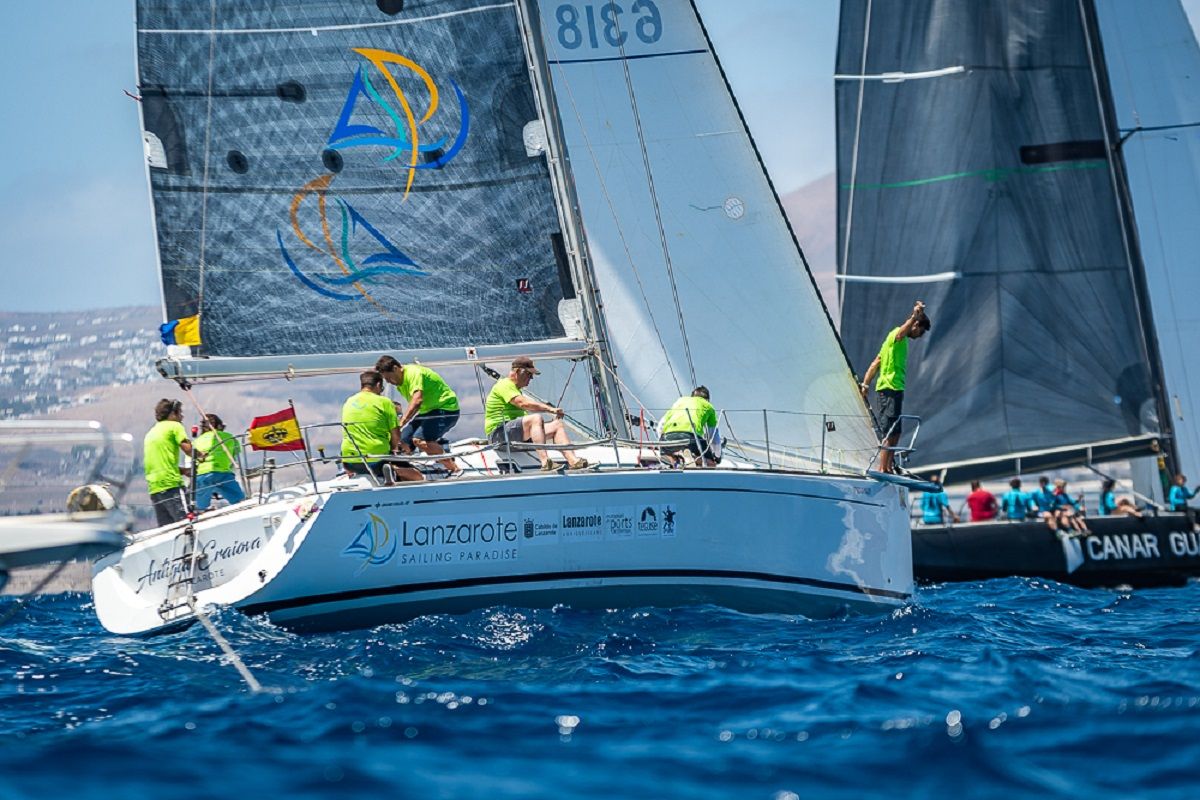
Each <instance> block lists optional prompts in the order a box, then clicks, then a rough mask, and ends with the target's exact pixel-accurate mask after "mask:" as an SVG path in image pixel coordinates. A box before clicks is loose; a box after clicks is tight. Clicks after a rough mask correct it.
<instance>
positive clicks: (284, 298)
mask: <svg viewBox="0 0 1200 800" xmlns="http://www.w3.org/2000/svg"><path fill="white" fill-rule="evenodd" d="M137 25H138V66H139V76H138V77H139V88H140V94H141V100H142V104H141V105H142V119H143V127H144V140H145V148H146V154H147V163H148V169H149V174H150V183H151V187H152V195H153V205H154V214H155V222H156V228H157V238H158V249H159V258H160V263H161V278H162V291H163V299H164V306H165V309H164V310H165V316H166V318H167V319H168V320H170V319H184V318H190V317H195V316H198V317H199V323H200V340H201V344H200V345H198V346H196V347H194V348H193V350H192V353H191V355H193V356H211V357H252V356H269V355H281V356H293V355H318V354H343V353H361V352H368V351H378V350H380V349H389V350H395V351H401V352H403V351H410V350H414V349H420V348H442V347H457V348H461V347H464V346H477V345H494V344H500V343H514V342H520V343H537V342H545V341H548V340H559V339H562V338H563V337H564V336H565V335H567V330H566V328H565V327H564V321H563V320H564V317H565V318H566V319H567V327H570V326H571V325H573V324H574V320H573V318H572V316H571V314H572V312H571V311H570V309H571V304H570V303H569V302H568V303H566V304H564V300H569V299H570V298H572V297H574V295H575V291H574V288H573V284H572V280H571V276H570V274H569V269H568V267H567V264H566V260H565V255H564V253H563V247H562V245H561V235H560V221H559V216H558V213H557V210H556V206H555V202H554V197H553V193H552V187H551V181H550V176H549V172H548V169H547V166H546V163H545V161H544V159H542V158H534V157H531V154H530V153H529V152H528V151H527V149H526V145H525V136H526V132H527V126H529V124H530V123H531V122H533V121H535V120H536V119H537V117H538V113H537V110H536V108H535V105H534V98H533V93H532V89H531V86H530V77H529V70H528V67H527V64H526V59H525V55H524V50H523V47H522V44H521V39H520V36H519V34H518V30H517V20H516V16H515V15H514V14H513V11H512V7H511V5H510V4H508V3H489V2H485V0H444V1H443V2H438V3H432V4H429V3H427V4H424V5H423V6H419V5H418V4H414V3H408V4H405V3H401V2H380V3H378V4H377V3H374V2H358V3H328V2H312V1H308V2H305V1H304V0H298V1H297V2H291V3H287V4H275V3H246V2H242V1H241V0H211V2H199V3H158V2H140V3H138V10H137ZM560 312H562V313H560ZM572 333H573V335H575V336H578V332H577V331H572ZM362 360H363V359H362V357H361V356H360V357H359V358H358V361H362ZM319 362H320V359H317V360H316V362H314V363H319ZM217 363H218V362H215V361H214V362H213V363H212V364H211V365H210V366H209V369H210V370H218V369H219V368H218V367H217V366H216V365H217Z"/></svg>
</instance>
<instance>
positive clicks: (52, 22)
mask: <svg viewBox="0 0 1200 800" xmlns="http://www.w3.org/2000/svg"><path fill="white" fill-rule="evenodd" d="M1127 1H1128V2H1139V1H1140V0H1127ZM697 2H698V5H699V6H700V10H701V12H702V14H703V16H704V19H705V23H706V25H707V26H708V28H709V33H710V35H711V36H712V38H713V40H714V43H715V45H716V48H717V52H718V54H719V55H720V57H721V59H722V63H723V66H724V67H725V69H726V72H727V74H728V76H729V79H730V82H731V84H732V85H733V89H734V93H735V94H736V96H737V98H738V101H739V103H740V105H741V106H742V109H743V111H744V112H745V114H746V117H747V121H748V123H749V126H750V129H751V131H752V133H753V135H754V137H755V139H756V142H757V144H758V146H759V148H760V150H761V152H762V154H763V159H764V161H765V162H766V165H767V169H768V171H769V172H770V173H771V176H772V179H773V180H774V182H775V185H776V188H777V189H778V190H779V191H780V192H781V193H787V192H788V191H791V190H793V189H797V188H799V187H801V186H803V185H805V184H807V183H809V182H811V181H813V180H815V179H817V178H819V177H821V176H823V175H826V174H828V173H829V172H831V171H832V170H833V168H834V138H833V136H834V130H833V119H834V114H833V79H832V75H833V63H834V54H835V49H836V44H837V41H836V40H837V14H838V2H837V0H697ZM1184 6H1185V8H1186V9H1187V11H1188V13H1189V15H1190V17H1191V19H1192V20H1193V22H1194V21H1195V20H1197V19H1200V0H1184ZM5 11H6V15H5V25H4V26H2V27H0V102H2V103H3V108H4V120H5V124H4V125H0V148H2V151H3V152H5V153H7V154H8V156H7V161H6V169H5V174H4V176H3V177H0V241H3V242H4V245H5V247H4V256H3V261H0V274H2V275H3V278H4V281H3V286H4V288H3V293H2V294H0V310H4V311H72V310H79V309H87V308H104V307H112V306H127V305H157V304H158V303H159V302H160V298H159V284H158V273H157V266H156V263H155V248H154V234H153V227H152V220H151V214H150V200H149V191H148V188H147V183H146V171H145V167H144V166H143V156H142V144H141V134H140V130H139V127H138V109H137V104H136V103H135V101H133V100H131V99H130V98H129V97H127V96H125V94H124V92H125V91H130V92H134V93H136V76H135V72H134V21H133V0H59V1H58V2H54V3H21V4H17V3H10V4H8V5H6V8H5Z"/></svg>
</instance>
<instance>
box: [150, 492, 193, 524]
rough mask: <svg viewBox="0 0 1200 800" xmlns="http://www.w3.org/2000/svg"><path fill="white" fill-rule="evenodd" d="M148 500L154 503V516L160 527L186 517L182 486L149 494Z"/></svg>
mask: <svg viewBox="0 0 1200 800" xmlns="http://www.w3.org/2000/svg"><path fill="white" fill-rule="evenodd" d="M150 502H151V503H153V504H154V517H155V520H156V521H157V522H158V527H160V528H161V527H162V526H164V525H170V524H171V523H172V522H179V521H180V520H182V519H187V515H188V512H187V499H186V496H185V495H184V493H183V487H177V488H175V489H167V490H165V491H161V492H155V493H154V494H152V495H150Z"/></svg>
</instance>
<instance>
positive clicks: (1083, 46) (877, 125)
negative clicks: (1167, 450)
mask: <svg viewBox="0 0 1200 800" xmlns="http://www.w3.org/2000/svg"><path fill="white" fill-rule="evenodd" d="M868 14H869V16H868ZM1088 27H1091V25H1090V24H1089V25H1088ZM1094 36H1095V31H1091V30H1088V29H1087V28H1085V19H1084V18H1083V17H1082V16H1081V5H1080V4H1079V3H1077V2H1075V1H1074V0H1030V2H1022V3H1011V2H1002V1H1001V0H981V1H980V2H972V3H961V2H946V1H945V0H913V1H912V2H905V3H873V4H872V3H870V2H869V1H868V0H845V2H843V3H842V14H841V23H840V33H839V41H838V63H837V72H838V76H839V79H838V83H837V104H838V114H837V121H838V181H839V195H838V196H839V204H838V221H839V249H840V259H839V261H840V263H839V273H840V278H841V280H842V303H841V307H842V325H841V333H842V337H843V340H844V342H845V346H846V348H847V350H848V352H849V353H850V357H851V360H852V362H853V364H854V366H855V368H856V369H857V370H858V371H859V373H860V374H861V373H862V372H864V371H865V370H866V367H867V365H868V364H869V363H870V362H871V360H872V359H873V358H874V356H875V355H876V353H877V352H878V351H879V347H880V345H881V343H882V342H883V340H884V337H885V336H886V335H887V333H888V331H889V329H890V328H892V327H893V326H895V325H898V324H900V322H901V321H902V320H903V319H904V318H905V317H906V316H907V313H908V310H909V309H910V308H911V307H912V303H913V301H914V300H916V299H922V300H924V301H925V302H926V303H927V304H928V306H929V308H930V310H931V312H932V317H933V330H932V332H931V334H930V335H929V336H926V337H925V338H924V339H921V340H920V341H919V342H914V343H913V344H912V347H911V348H910V351H909V352H910V355H909V365H908V377H907V387H906V389H907V391H906V396H905V411H906V412H908V413H912V414H917V415H920V416H921V418H922V420H923V424H922V428H921V434H920V440H919V442H918V451H917V453H916V454H914V456H915V457H914V459H913V462H912V463H914V464H916V465H918V466H921V465H946V464H961V463H962V462H974V465H973V467H972V468H971V469H969V470H965V471H960V472H959V476H960V477H963V476H965V474H966V473H967V472H974V473H976V474H988V473H989V472H990V473H991V474H997V473H1003V472H1006V471H1009V470H1011V469H1012V467H1013V465H1012V458H1011V457H1012V456H1014V455H1019V454H1025V456H1026V458H1025V461H1024V465H1025V466H1026V467H1031V466H1033V465H1043V466H1046V465H1050V464H1052V463H1066V462H1067V461H1070V460H1072V459H1081V457H1086V454H1087V452H1088V448H1089V447H1090V448H1091V455H1092V457H1094V458H1097V459H1100V458H1103V457H1112V456H1117V455H1119V456H1122V457H1124V456H1128V455H1133V454H1136V453H1139V452H1146V451H1148V450H1150V449H1152V448H1153V447H1154V446H1155V443H1154V441H1153V437H1154V434H1156V433H1157V432H1158V423H1157V417H1156V414H1155V411H1154V408H1155V403H1154V392H1153V389H1152V382H1151V378H1150V370H1149V369H1148V367H1147V364H1148V363H1149V361H1148V356H1147V347H1146V341H1145V338H1144V336H1143V333H1142V327H1141V322H1140V321H1139V304H1138V303H1139V301H1138V297H1137V294H1136V292H1135V288H1134V284H1133V281H1132V278H1131V275H1132V267H1131V260H1130V253H1129V247H1130V246H1131V245H1130V243H1129V242H1128V241H1127V239H1128V237H1127V231H1126V229H1125V228H1124V227H1123V226H1124V224H1125V219H1124V217H1123V215H1122V213H1121V207H1120V205H1119V201H1118V194H1117V192H1116V191H1115V188H1114V187H1115V186H1116V177H1115V174H1114V170H1113V165H1112V164H1110V161H1109V152H1110V150H1109V145H1108V143H1107V142H1106V130H1105V126H1104V113H1105V112H1104V110H1103V109H1102V105H1101V101H1100V99H1099V97H1100V95H1099V93H1098V92H1099V90H1098V86H1099V83H1098V81H1097V74H1096V72H1095V67H1094V59H1095V51H1094V50H1093V49H1092V47H1093V44H1092V43H1091V37H1094ZM1047 451H1050V452H1051V453H1053V454H1055V455H1053V456H1051V457H1046V456H1044V455H1043V456H1042V457H1041V460H1039V457H1038V456H1035V455H1034V454H1039V453H1040V454H1045V453H1046V452H1047ZM988 462H992V464H993V466H992V467H991V468H990V469H989V467H988V466H987V464H988ZM997 462H999V463H997Z"/></svg>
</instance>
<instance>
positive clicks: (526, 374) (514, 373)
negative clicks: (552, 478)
mask: <svg viewBox="0 0 1200 800" xmlns="http://www.w3.org/2000/svg"><path fill="white" fill-rule="evenodd" d="M540 374H541V372H540V371H539V370H538V369H537V368H536V367H534V366H533V359H531V358H529V357H528V356H518V357H517V358H515V359H513V362H512V369H511V370H510V371H509V373H508V377H507V378H501V379H500V380H498V381H496V385H495V386H493V387H492V390H491V391H490V392H488V396H487V402H485V403H484V405H483V432H484V434H486V435H487V437H488V439H489V440H490V441H491V443H492V444H505V443H509V442H531V443H533V444H545V443H546V441H547V439H546V437H550V441H552V442H553V443H554V444H570V443H571V440H570V439H569V438H567V431H566V428H564V427H563V422H562V418H563V413H564V412H563V410H562V409H561V408H558V407H557V406H552V405H550V404H548V403H543V402H541V401H538V400H534V399H533V398H532V397H526V396H525V395H523V394H522V393H521V390H522V389H524V388H525V387H526V386H528V385H529V382H530V381H531V380H533V376H534V375H540ZM539 412H545V413H547V414H553V415H554V419H553V420H551V421H550V422H545V421H543V420H542V415H541V413H539ZM562 454H563V457H564V458H566V460H567V465H568V466H569V467H570V468H571V469H583V468H584V467H586V466H587V465H588V462H587V459H584V458H579V457H578V456H576V455H575V454H574V453H572V452H571V451H570V450H563V451H562ZM537 455H538V459H540V460H541V462H542V471H543V472H551V471H553V470H554V469H555V468H556V467H555V464H554V462H553V461H552V460H551V459H550V456H549V455H548V454H547V453H546V451H545V450H538V451H537Z"/></svg>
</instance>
